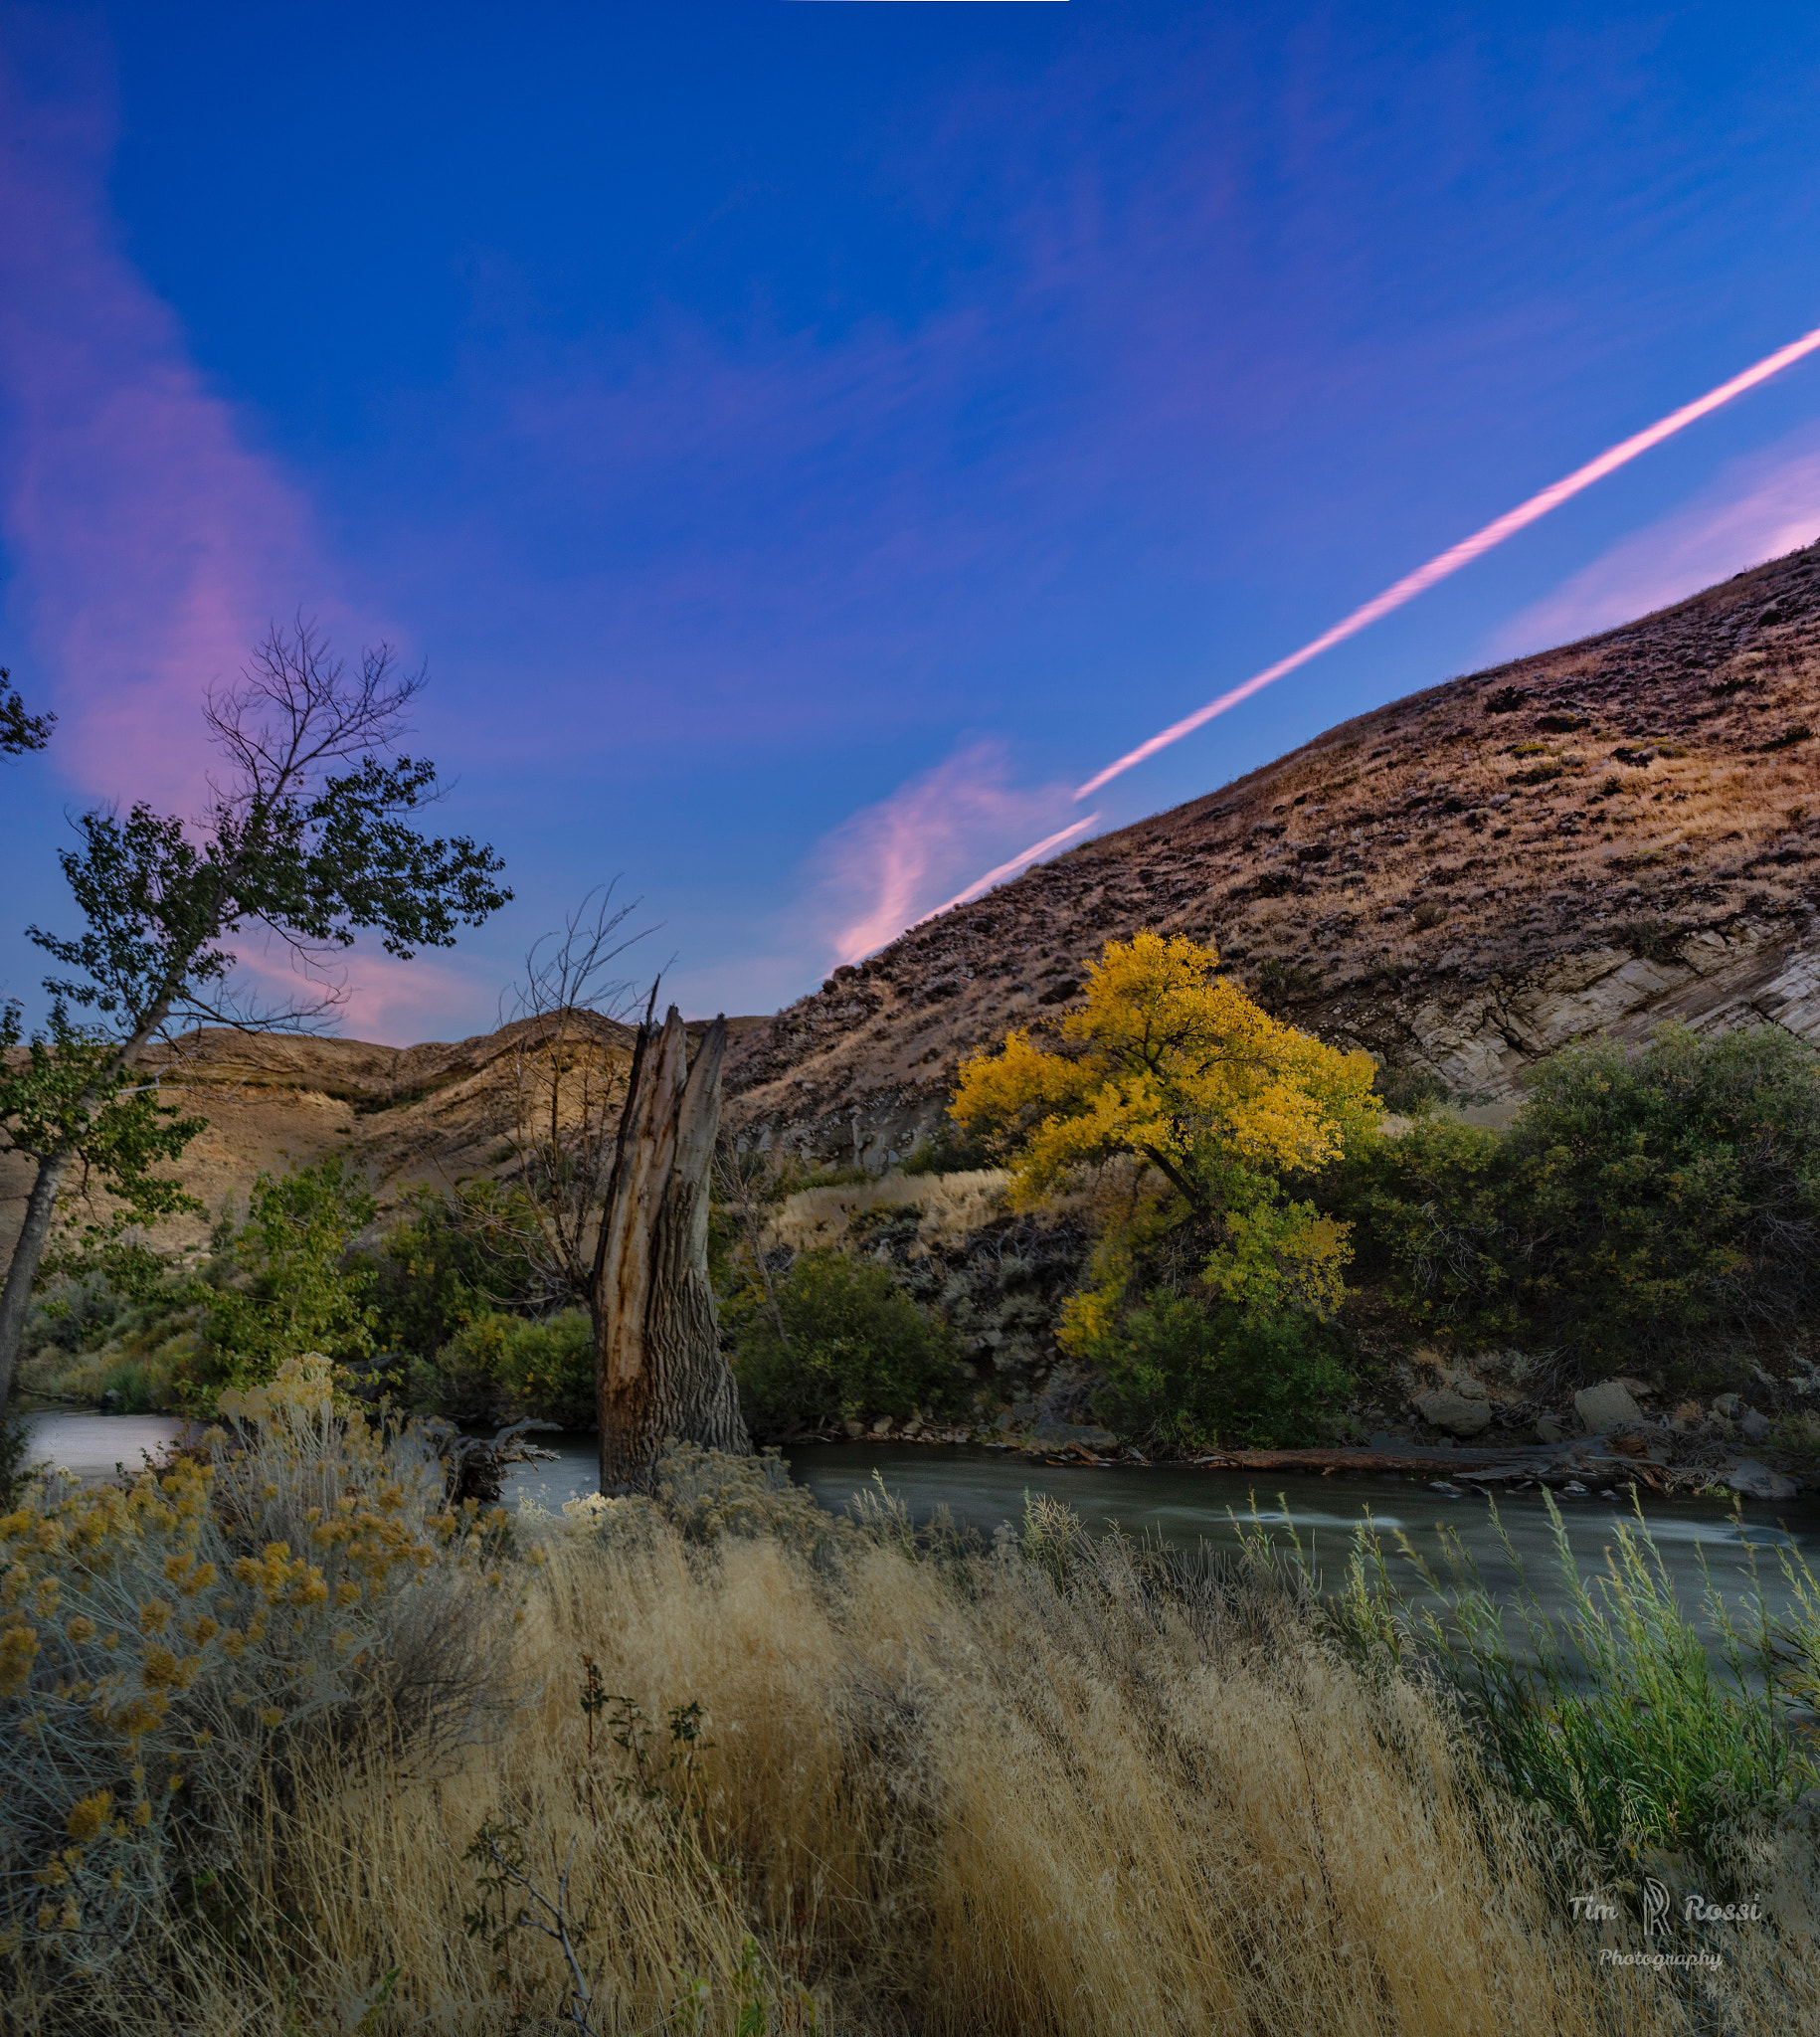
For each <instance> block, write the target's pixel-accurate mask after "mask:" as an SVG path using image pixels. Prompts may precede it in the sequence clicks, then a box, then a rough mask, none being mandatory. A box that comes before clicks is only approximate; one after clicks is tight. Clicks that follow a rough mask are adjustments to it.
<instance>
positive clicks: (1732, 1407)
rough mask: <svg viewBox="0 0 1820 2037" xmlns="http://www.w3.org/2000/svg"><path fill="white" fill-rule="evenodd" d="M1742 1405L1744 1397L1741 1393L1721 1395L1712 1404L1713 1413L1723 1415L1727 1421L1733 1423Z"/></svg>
mask: <svg viewBox="0 0 1820 2037" xmlns="http://www.w3.org/2000/svg"><path fill="white" fill-rule="evenodd" d="M1743 1404H1744V1396H1743V1394H1741V1393H1721V1394H1720V1395H1719V1397H1718V1399H1716V1400H1715V1401H1714V1402H1713V1412H1714V1413H1715V1414H1723V1415H1724V1416H1725V1418H1726V1419H1727V1420H1728V1421H1735V1420H1736V1419H1737V1417H1738V1412H1739V1410H1740V1409H1741V1408H1742V1406H1743Z"/></svg>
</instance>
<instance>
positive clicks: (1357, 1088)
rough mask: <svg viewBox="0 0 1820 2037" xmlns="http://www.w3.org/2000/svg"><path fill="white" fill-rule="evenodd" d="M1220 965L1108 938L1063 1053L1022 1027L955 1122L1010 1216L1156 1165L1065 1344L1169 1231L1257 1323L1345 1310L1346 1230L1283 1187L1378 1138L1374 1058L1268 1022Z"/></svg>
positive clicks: (1186, 948) (1170, 948) (1146, 939)
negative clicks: (1018, 1208)
mask: <svg viewBox="0 0 1820 2037" xmlns="http://www.w3.org/2000/svg"><path fill="white" fill-rule="evenodd" d="M1218 962H1219V958H1218V956H1217V954H1215V953H1214V952H1213V951H1212V950H1211V949H1208V948H1202V947H1200V946H1198V945H1196V944H1195V943H1194V942H1193V941H1190V940H1187V939H1185V938H1184V937H1183V936H1181V935H1177V936H1175V937H1173V938H1170V939H1165V938H1163V937H1162V936H1160V935H1157V934H1152V933H1141V934H1138V935H1137V936H1135V937H1134V938H1133V939H1132V940H1131V941H1129V942H1122V941H1113V942H1110V943H1109V944H1108V945H1107V948H1106V950H1105V953H1104V954H1103V955H1102V957H1101V958H1100V960H1099V961H1098V962H1097V963H1092V964H1090V965H1089V966H1088V976H1087V999H1086V1003H1085V1005H1084V1006H1083V1007H1082V1008H1081V1009H1080V1010H1078V1011H1074V1012H1071V1013H1069V1014H1068V1016H1067V1017H1066V1018H1065V1019H1063V1020H1062V1022H1061V1026H1060V1035H1061V1036H1060V1038H1059V1040H1058V1041H1057V1042H1056V1043H1055V1044H1054V1045H1044V1044H1040V1043H1039V1042H1038V1041H1036V1040H1034V1039H1032V1038H1031V1037H1030V1035H1029V1034H1028V1033H1027V1032H1025V1031H1021V1030H1019V1031H1015V1032H1012V1033H1011V1034H1010V1035H1009V1036H1008V1037H1007V1038H1006V1040H1005V1042H1004V1045H1003V1047H1002V1049H1001V1051H999V1052H997V1053H985V1054H979V1055H976V1056H974V1057H973V1058H972V1059H970V1060H968V1061H966V1062H964V1063H963V1065H962V1068H961V1080H960V1086H959V1088H958V1089H957V1091H956V1094H955V1098H954V1102H953V1104H952V1106H951V1109H952V1112H953V1115H954V1117H955V1118H956V1119H957V1121H958V1122H959V1123H960V1124H961V1125H963V1126H964V1127H966V1128H967V1129H968V1130H969V1131H972V1132H975V1133H984V1134H987V1135H989V1136H991V1137H992V1138H994V1140H995V1141H996V1143H997V1144H998V1145H999V1147H1000V1149H1001V1151H1002V1152H1003V1153H1004V1155H1005V1158H1006V1160H1007V1163H1008V1164H1009V1165H1010V1167H1011V1169H1012V1179H1011V1192H1010V1193H1011V1198H1012V1201H1013V1202H1014V1203H1016V1204H1021V1205H1024V1206H1028V1205H1029V1204H1032V1203H1034V1202H1037V1201H1040V1200H1041V1199H1042V1197H1043V1196H1044V1195H1045V1194H1047V1193H1048V1192H1050V1191H1051V1190H1053V1189H1054V1188H1056V1187H1057V1186H1058V1185H1059V1184H1060V1183H1062V1182H1063V1181H1064V1180H1066V1179H1067V1178H1069V1177H1070V1176H1072V1175H1074V1174H1076V1172H1077V1171H1078V1170H1080V1169H1082V1168H1084V1167H1094V1166H1100V1165H1103V1164H1104V1163H1107V1162H1109V1161H1114V1160H1116V1159H1118V1158H1119V1157H1120V1156H1129V1157H1130V1158H1131V1159H1135V1160H1137V1161H1138V1162H1140V1163H1143V1164H1145V1165H1146V1166H1147V1167H1148V1168H1149V1169H1154V1170H1155V1174H1154V1175H1147V1174H1142V1173H1141V1174H1140V1177H1139V1181H1138V1184H1137V1187H1136V1190H1135V1193H1134V1194H1133V1196H1132V1197H1131V1198H1130V1199H1129V1202H1128V1204H1127V1213H1126V1216H1125V1218H1124V1220H1123V1221H1120V1222H1115V1223H1114V1224H1112V1225H1111V1226H1110V1227H1109V1229H1108V1232H1107V1235H1106V1237H1105V1238H1104V1239H1103V1241H1102V1244H1101V1247H1100V1252H1099V1258H1098V1263H1097V1265H1096V1269H1095V1270H1096V1276H1097V1277H1096V1280H1095V1284H1094V1286H1093V1287H1092V1288H1091V1289H1090V1290H1089V1291H1088V1292H1086V1293H1084V1294H1081V1295H1077V1296H1076V1297H1074V1299H1073V1301H1072V1302H1071V1303H1070V1304H1069V1307H1068V1311H1067V1314H1066V1317H1065V1319H1064V1325H1063V1335H1062V1341H1063V1343H1064V1345H1065V1346H1066V1347H1068V1348H1070V1349H1076V1350H1082V1351H1085V1350H1086V1349H1087V1348H1088V1347H1089V1346H1091V1345H1092V1344H1093V1343H1094V1342H1095V1340H1097V1339H1099V1338H1101V1337H1102V1336H1103V1335H1104V1334H1105V1332H1106V1330H1107V1328H1108V1326H1109V1324H1110V1322H1111V1320H1112V1317H1113V1316H1114V1314H1115V1313H1116V1312H1117V1310H1118V1309H1119V1307H1120V1305H1121V1302H1122V1300H1123V1298H1124V1295H1125V1290H1126V1288H1127V1286H1128V1285H1129V1283H1130V1280H1131V1278H1132V1274H1133V1269H1134V1264H1135V1262H1136V1260H1137V1259H1138V1258H1141V1257H1142V1255H1143V1252H1144V1250H1145V1248H1146V1246H1147V1245H1155V1243H1156V1242H1157V1240H1158V1238H1159V1237H1160V1236H1161V1235H1162V1234H1164V1233H1165V1232H1169V1233H1173V1234H1176V1235H1178V1236H1181V1235H1182V1234H1183V1232H1184V1231H1185V1232H1186V1233H1189V1234H1191V1235H1192V1236H1194V1237H1195V1238H1196V1239H1197V1240H1198V1241H1199V1242H1200V1243H1201V1244H1203V1245H1204V1248H1205V1252H1204V1259H1203V1261H1202V1263H1201V1265H1200V1268H1199V1273H1198V1284H1199V1285H1200V1286H1201V1287H1202V1288H1203V1290H1204V1291H1205V1292H1206V1293H1207V1294H1208V1295H1209V1296H1211V1297H1215V1298H1217V1299H1218V1300H1219V1301H1220V1302H1221V1303H1222V1304H1224V1305H1227V1306H1231V1307H1236V1308H1238V1309H1240V1310H1242V1311H1244V1312H1246V1313H1247V1314H1255V1315H1271V1314H1275V1313H1280V1312H1282V1311H1283V1310H1285V1309H1295V1310H1300V1311H1305V1312H1309V1313H1312V1314H1314V1315H1316V1316H1324V1315H1328V1314H1331V1312H1332V1311H1333V1309H1334V1308H1335V1307H1336V1306H1337V1305H1338V1303H1339V1300H1340V1298H1341V1295H1342V1292H1343V1287H1342V1275H1343V1272H1344V1269H1345V1266H1346V1263H1347V1260H1348V1258H1349V1257H1350V1249H1349V1246H1348V1243H1347V1234H1346V1226H1345V1225H1344V1224H1340V1223H1336V1222H1334V1221H1333V1220H1332V1219H1331V1218H1329V1217H1326V1216H1323V1215H1322V1214H1321V1213H1320V1212H1319V1211H1318V1210H1316V1209H1315V1207H1314V1206H1313V1205H1312V1204H1308V1203H1305V1202H1298V1201H1296V1200H1294V1199H1293V1198H1292V1197H1291V1196H1290V1195H1289V1194H1288V1193H1287V1191H1286V1190H1285V1188H1284V1187H1283V1182H1284V1179H1285V1178H1286V1177H1294V1176H1296V1175H1304V1174H1311V1173H1314V1172H1316V1171H1318V1170H1319V1169H1321V1168H1322V1167H1324V1166H1326V1165H1327V1164H1328V1163H1329V1162H1330V1161H1332V1160H1335V1159H1337V1158H1339V1157H1340V1155H1341V1154H1342V1153H1343V1152H1344V1151H1345V1150H1346V1147H1347V1146H1348V1144H1349V1143H1350V1142H1352V1141H1353V1140H1355V1139H1356V1138H1358V1137H1360V1136H1362V1135H1365V1134H1366V1133H1367V1132H1368V1130H1369V1128H1370V1127H1371V1125H1372V1124H1373V1123H1374V1121H1375V1119H1376V1118H1377V1116H1378V1114H1379V1110H1380V1106H1379V1104H1378V1102H1377V1100H1376V1098H1375V1097H1374V1096H1373V1095H1372V1094H1371V1077H1372V1062H1371V1058H1370V1056H1369V1055H1368V1054H1363V1053H1353V1054H1348V1053H1342V1052H1339V1051H1338V1050H1337V1049H1335V1048H1333V1047H1330V1046H1324V1045H1323V1044H1322V1043H1321V1041H1319V1040H1317V1039H1314V1038H1312V1037H1311V1036H1310V1035H1309V1034H1307V1033H1305V1032H1300V1031H1298V1030H1297V1029H1296V1028H1295V1027H1294V1026H1292V1025H1285V1024H1283V1023H1282V1022H1281V1021H1280V1020H1278V1019H1273V1018H1271V1017H1270V1015H1269V1014H1268V1013H1267V1012H1264V1011H1263V1010H1261V1009H1260V1008H1259V1007H1258V1006H1257V1005H1255V1004H1253V1002H1252V1001H1251V1000H1250V999H1249V998H1248V997H1247V996H1246V995H1245V993H1244V992H1243V991H1242V990H1241V989H1240V988H1239V987H1238V986H1237V985H1236V984H1233V983H1231V982H1229V981H1227V980H1226V979H1224V978H1222V977H1220V976H1219V975H1218V974H1217V969H1218ZM1159 1177H1160V1178H1161V1180H1159V1179H1158V1178H1159ZM1166 1184H1167V1186H1165V1185H1166Z"/></svg>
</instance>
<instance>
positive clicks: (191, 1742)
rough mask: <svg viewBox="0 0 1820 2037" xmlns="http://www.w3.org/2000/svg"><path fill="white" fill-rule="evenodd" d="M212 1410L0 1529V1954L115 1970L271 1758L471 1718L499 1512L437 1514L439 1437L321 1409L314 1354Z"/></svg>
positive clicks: (502, 1527) (330, 1395) (327, 1395)
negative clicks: (300, 1744)
mask: <svg viewBox="0 0 1820 2037" xmlns="http://www.w3.org/2000/svg"><path fill="white" fill-rule="evenodd" d="M223 1403H224V1404H223V1410H222V1411H223V1413H224V1415H225V1416H226V1417H227V1420H226V1423H225V1425H223V1426H218V1427H215V1428H212V1429H211V1430H209V1432H208V1433H207V1434H206V1435H205V1436H204V1437H203V1438H202V1439H201V1441H200V1443H199V1444H197V1445H195V1446H194V1447H192V1448H190V1449H188V1450H185V1451H183V1452H181V1453H179V1454H177V1455H176V1456H175V1457H174V1459H173V1461H172V1462H171V1463H170V1464H169V1465H168V1466H167V1467H164V1468H161V1469H158V1470H151V1469H148V1470H146V1471H145V1472H143V1473H142V1474H141V1475H140V1476H139V1477H137V1478H136V1479H134V1480H132V1481H131V1483H130V1484H128V1483H125V1482H121V1483H117V1484H108V1485H101V1486H95V1487H90V1488H86V1489H85V1488H82V1487H73V1486H72V1485H71V1484H70V1483H69V1481H67V1480H60V1479H56V1478H54V1479H52V1480H51V1481H49V1482H48V1483H45V1484H43V1485H41V1486H40V1487H39V1488H38V1489H37V1491H36V1492H35V1494H34V1495H33V1497H31V1498H30V1499H29V1500H28V1502H27V1503H26V1504H25V1505H23V1506H21V1507H20V1508H18V1509H17V1510H16V1511H15V1512H13V1513H11V1514H9V1515H7V1516H5V1517H4V1518H0V1949H3V1948H4V1947H6V1946H8V1945H10V1946H11V1947H12V1948H13V1949H19V1948H20V1947H22V1946H23V1945H25V1944H27V1943H28V1942H29V1941H31V1940H34V1939H38V1940H43V1939H46V1938H50V1939H52V1940H55V1941H56V1942H57V1943H58V1944H60V1945H61V1947H62V1948H63V1950H64V1952H65V1954H66V1955H67V1956H68V1957H70V1958H73V1959H75V1960H78V1961H79V1962H89V1963H96V1962H101V1961H104V1960H106V1959H107V1958H109V1957H111V1956H114V1955H116V1954H117V1953H118V1952H119V1951H120V1950H121V1948H122V1947H124V1946H126V1945H127V1944H130V1941H131V1939H132V1936H133V1933H134V1930H135V1929H136V1926H137V1922H138V1920H139V1919H140V1918H141V1917H142V1916H143V1915H144V1914H145V1913H146V1909H147V1906H148V1905H149V1906H153V1907H156V1906H158V1905H161V1904H162V1903H163V1902H164V1900H165V1897H166V1893H167V1891H168V1889H169V1887H170V1884H171V1880H172V1877H173V1876H174V1875H175V1874H177V1873H179V1872H184V1873H195V1872H198V1871H200V1870H206V1868H207V1867H208V1866H209V1864H210V1858H211V1847H212V1844H213V1843H214V1839H215V1837H216V1836H217V1833H218V1831H222V1830H226V1829H228V1827H229V1826H230V1824H231V1822H232V1820H231V1818H230V1816H229V1815H228V1806H229V1805H230V1804H231V1803H232V1802H233V1801H234V1799H235V1798H236V1796H237V1795H238V1794H239V1793H241V1792H243V1791H244V1790H245V1789H246V1788H247V1787H249V1786H250V1784H251V1780H252V1777H253V1776H254V1774H255V1772H256V1770H257V1767H258V1762H259V1759H260V1758H262V1757H270V1756H271V1755H272V1754H273V1753H274V1752H275V1751H276V1750H275V1749H274V1743H275V1742H285V1743H294V1742H296V1741H297V1739H298V1736H300V1735H306V1734H312V1733H333V1734H335V1735H336V1736H338V1737H340V1738H342V1739H344V1740H346V1739H353V1738H358V1737H359V1735H360V1734H362V1733H363V1732H372V1731H375V1730H377V1731H382V1732H384V1733H386V1734H387V1735H389V1736H391V1737H393V1738H399V1737H406V1738H409V1737H411V1736H412V1735H413V1734H417V1735H422V1734H423V1733H426V1732H428V1733H431V1734H433V1735H434V1734H436V1733H445V1734H447V1733H450V1732H454V1733H455V1734H456V1735H457V1736H459V1735H461V1734H462V1733H463V1732H464V1731H465V1730H467V1722H466V1720H465V1717H464V1715H463V1707H465V1708H467V1710H468V1711H471V1710H472V1709H473V1708H474V1707H475V1706H477V1705H481V1704H483V1703H484V1702H485V1701H484V1700H483V1698H482V1697H481V1695H480V1693H481V1691H482V1689H483V1686H484V1683H485V1676H486V1668H487V1665H486V1663H485V1662H483V1661H481V1660H479V1659H478V1657H477V1655H476V1650H478V1651H480V1653H484V1651H485V1650H486V1649H487V1648H489V1647H490V1646H492V1645H493V1644H492V1643H491V1642H489V1641H487V1640H485V1639H484V1638H481V1637H483V1636H485V1635H486V1634H489V1633H490V1632H491V1631H492V1628H493V1623H492V1622H488V1621H485V1620H483V1619H480V1618H477V1617H475V1616H474V1608H473V1607H472V1605H471V1603H470V1602H469V1601H470V1600H471V1598H472V1596H473V1595H474V1594H476V1593H478V1594H489V1593H491V1592H493V1591H496V1590H497V1589H498V1588H499V1581H500V1579H501V1577H502V1572H501V1571H500V1569H499V1567H498V1563H497V1559H498V1556H499V1554H500V1551H501V1548H502V1546H503V1544H504V1542H505V1540H506V1538H507V1535H508V1533H509V1530H508V1526H507V1523H506V1518H505V1515H504V1513H503V1511H502V1510H497V1509H495V1510H493V1511H492V1512H490V1513H487V1514H484V1515H483V1514H481V1512H480V1511H479V1509H478V1508H477V1507H475V1506H474V1505H473V1504H472V1503H468V1504H467V1505H466V1506H464V1507H460V1508H455V1507H452V1506H450V1505H449V1503H448V1500H447V1498H446V1478H445V1472H444V1466H443V1463H442V1460H441V1459H440V1457H439V1456H438V1454H437V1451H436V1448H435V1441H436V1438H435V1437H434V1435H432V1434H431V1433H429V1432H428V1431H426V1430H425V1429H424V1428H423V1427H421V1426H420V1425H416V1424H407V1425H405V1426H404V1427H402V1428H390V1429H388V1428H384V1427H380V1426H375V1425H374V1424H373V1423H371V1422H369V1421H368V1420H367V1419H366V1418H365V1417H364V1416H363V1415H362V1414H360V1413H359V1412H358V1411H357V1410H355V1409H352V1408H349V1407H345V1406H340V1405H337V1402H336V1396H335V1393H334V1390H333V1381H332V1377H331V1368H330V1366H329V1364H328V1361H327V1360H326V1359H323V1358H320V1357H316V1356H310V1357H306V1358H303V1359H292V1360H288V1361H286V1362H285V1364H284V1365H283V1366H281V1367H280V1368H279V1371H278V1375H277V1378H276V1379H275V1380H274V1381H273V1383H272V1384H271V1385H270V1386H269V1387H263V1388H260V1389H257V1390H256V1391H253V1392H249V1393H245V1394H234V1395H224V1396H223ZM464 1634H465V1635H468V1636H472V1637H473V1638H471V1639H461V1638H459V1637H460V1636H462V1635H464ZM452 1636H455V1637H457V1638H456V1639H455V1643H454V1649H455V1652H454V1655H453V1657H451V1655H450V1653H449V1650H450V1646H451V1637H452ZM432 1653H434V1654H435V1655H436V1656H437V1658H438V1660H439V1663H440V1667H439V1670H438V1675H437V1677H436V1678H435V1679H427V1678H426V1677H425V1676H424V1675H423V1674H422V1673H421V1672H422V1670H423V1666H424V1662H425V1660H426V1658H427V1657H428V1656H429V1655H430V1654H432ZM452 1662H453V1665H454V1668H455V1673H454V1675H453V1676H452V1675H451V1674H450V1668H451V1664H452ZM452 1707H453V1711H452ZM49 1891H55V1892H56V1897H55V1900H54V1901H53V1900H51V1898H50V1896H49V1895H48V1894H47V1892H49Z"/></svg>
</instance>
